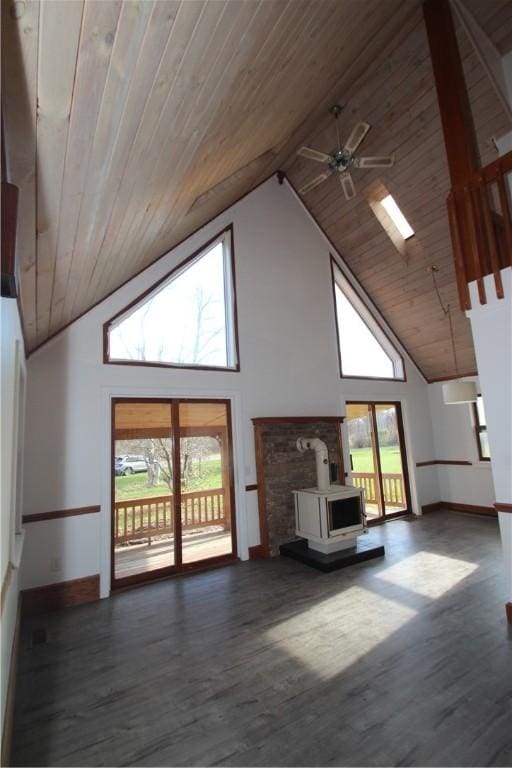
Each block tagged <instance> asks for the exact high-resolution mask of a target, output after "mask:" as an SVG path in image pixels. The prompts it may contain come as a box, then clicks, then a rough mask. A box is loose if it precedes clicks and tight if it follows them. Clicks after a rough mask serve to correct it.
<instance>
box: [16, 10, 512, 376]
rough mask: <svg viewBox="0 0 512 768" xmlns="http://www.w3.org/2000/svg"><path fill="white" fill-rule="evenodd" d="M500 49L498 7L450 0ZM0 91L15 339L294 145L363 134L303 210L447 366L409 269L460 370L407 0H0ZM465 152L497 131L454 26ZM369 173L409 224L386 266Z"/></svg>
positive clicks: (51, 323) (328, 144)
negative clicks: (468, 114)
mask: <svg viewBox="0 0 512 768" xmlns="http://www.w3.org/2000/svg"><path fill="white" fill-rule="evenodd" d="M467 5H468V7H470V10H472V11H473V12H474V14H475V16H476V17H477V18H478V20H479V21H480V23H481V24H482V26H483V27H484V28H485V31H486V32H487V33H488V34H489V35H490V36H491V38H492V39H493V41H494V42H495V44H496V45H497V46H498V47H499V48H500V50H501V51H502V52H506V51H508V50H509V49H510V48H511V47H512V14H511V13H510V3H509V2H507V1H506V0H494V1H493V2H492V3H487V2H486V1H485V0H468V1H467ZM2 8H3V18H2V30H3V46H2V48H3V61H2V73H3V74H2V76H3V84H2V100H3V110H4V111H3V117H4V128H5V137H6V151H7V170H8V178H9V180H10V181H12V182H13V183H15V184H16V185H17V186H18V187H19V188H20V223H19V229H18V253H19V254H20V258H21V305H22V310H23V320H24V327H25V335H26V340H27V346H28V349H29V350H33V349H34V348H35V347H37V346H38V345H39V344H41V343H44V341H45V340H46V339H47V338H48V337H50V336H51V335H52V334H54V333H56V332H58V330H59V329H61V328H62V327H64V326H65V325H66V324H67V323H69V322H71V321H72V320H73V319H75V318H76V317H78V316H79V315H80V314H82V313H83V312H84V311H86V310H87V309H88V308H90V307H91V306H93V305H94V304H95V303H97V302H98V301H99V300H101V299H102V298H103V297H105V296H106V295H108V294H109V293H110V292H111V291H112V290H114V289H115V288H116V287H118V286H119V285H121V284H122V283H123V282H125V281H126V280H127V279H128V278H130V277H131V276H132V275H134V274H136V273H137V272H138V271H140V270H141V269H142V268H144V267H146V266H148V265H149V264H151V263H152V262H153V261H154V260H155V259H156V258H157V257H158V256H160V255H161V254H162V253H163V252H164V251H166V250H169V249H170V248H171V247H172V246H173V245H175V244H176V243H177V242H179V241H180V240H182V239H183V238H184V237H186V236H187V235H188V234H190V233H191V232H192V231H194V230H195V229H196V228H197V227H199V226H201V225H202V224H204V223H205V222H206V221H208V220H209V219H210V218H211V217H212V216H214V215H216V214H217V213H219V212H220V211H221V210H222V209H223V208H225V207H226V206H227V205H229V204H230V203H232V202H233V201H234V200H236V199H237V198H238V197H239V196H240V195H241V194H243V193H245V192H247V191H249V190H250V189H251V188H252V187H254V186H255V185H256V184H257V183H259V182H260V181H261V180H262V179H263V178H265V177H266V176H268V175H269V174H271V173H272V172H274V171H277V170H278V169H283V170H285V171H286V172H287V175H288V177H289V179H290V181H291V182H292V183H293V184H294V185H296V186H297V187H300V186H302V185H303V183H305V182H306V181H308V180H309V179H310V178H313V176H314V175H316V174H317V173H318V167H317V166H316V164H315V163H314V162H311V161H307V160H305V159H304V158H298V157H297V156H296V151H297V149H298V148H299V147H300V146H301V145H302V144H304V143H307V144H308V145H310V146H314V147H315V148H317V149H320V150H324V151H326V150H330V149H332V148H333V145H334V134H333V126H332V123H331V121H330V118H329V116H328V108H329V106H331V105H332V104H333V103H335V102H340V103H342V104H343V105H344V110H343V113H342V118H341V120H342V122H341V127H342V134H343V133H345V135H347V134H348V131H349V130H350V129H351V128H352V126H353V124H354V123H355V122H356V121H357V120H366V121H368V122H369V123H371V125H372V129H371V131H370V133H369V134H368V136H367V138H366V139H365V143H364V145H363V147H364V154H383V153H393V154H395V156H396V163H395V165H394V167H393V168H391V169H385V170H383V169H381V170H379V171H376V170H372V171H366V172H363V171H362V170H361V171H354V180H355V182H356V185H357V189H358V192H359V195H358V196H357V198H355V199H354V200H352V201H350V202H347V201H345V200H344V198H343V196H342V195H341V194H340V188H339V184H337V183H336V179H334V178H332V179H329V180H328V181H327V182H325V184H323V185H322V186H320V187H318V188H317V189H315V190H313V191H312V192H310V193H309V194H308V195H305V196H304V201H305V203H306V204H307V205H308V207H309V208H310V209H311V210H312V212H313V213H314V215H315V216H316V218H317V219H318V220H319V222H320V224H321V225H322V227H323V228H324V229H325V231H326V233H327V235H328V236H329V237H330V238H331V240H332V241H333V243H334V245H335V246H336V248H337V249H338V250H339V251H340V253H341V254H342V256H343V257H344V258H345V260H346V261H347V262H348V264H349V265H350V267H351V268H352V270H353V271H354V273H355V274H356V276H357V277H358V278H359V280H360V281H361V283H362V284H363V286H364V287H365V289H366V290H367V291H368V293H369V294H370V296H371V297H372V298H373V300H374V301H375V303H376V304H377V306H378V307H379V309H380V310H381V311H382V314H383V315H384V317H385V318H386V320H387V321H388V322H389V323H390V325H391V326H392V327H393V329H394V330H395V332H396V333H397V335H398V336H399V338H400V339H401V340H402V341H403V343H404V344H405V346H406V347H407V348H408V350H409V351H410V353H411V355H412V356H413V358H414V359H415V360H416V361H417V363H418V364H419V366H420V367H421V368H422V370H423V371H424V373H425V374H426V375H427V376H428V377H430V378H433V377H440V376H444V375H449V374H452V373H455V364H454V361H453V355H452V351H451V344H450V340H449V335H448V329H447V324H446V320H445V319H444V316H443V314H442V312H441V309H440V307H439V303H438V301H437V298H436V296H435V294H434V292H433V290H432V283H431V277H430V275H429V274H428V273H427V271H426V268H427V266H429V265H431V264H433V263H435V264H436V265H437V266H439V267H440V271H439V273H438V275H439V284H440V290H441V292H442V296H443V298H444V300H445V301H446V302H449V303H450V305H451V306H452V307H453V308H454V328H455V336H456V343H457V352H458V361H457V362H458V367H459V371H460V372H465V371H469V370H473V369H474V368H475V362H474V354H473V348H472V343H471V337H470V332H469V327H468V323H467V321H466V319H465V317H464V316H463V314H462V313H461V312H460V311H459V310H458V302H457V297H456V287H455V279H454V274H453V267H452V261H451V248H450V241H449V233H448V226H447V219H446V212H445V198H446V194H447V191H448V187H449V183H448V176H447V169H446V160H445V153H444V145H443V140H442V135H441V127H440V120H439V113H438V108H437V102H436V96H435V89H434V83H433V76H432V70H431V65H430V60H429V56H428V49H427V43H426V36H425V31H424V26H423V21H422V13H421V5H420V2H419V0H408V2H406V3H404V2H403V0H272V2H268V1H267V0H216V1H215V2H213V1H212V0H194V1H193V2H191V1H189V0H160V1H157V2H153V1H151V0H140V1H137V0H124V2H121V0H86V1H85V2H83V0H74V2H63V1H62V0H45V2H44V3H39V2H37V1H36V0H24V1H22V0H19V1H18V2H14V3H7V2H6V3H3V6H2ZM461 47H462V52H463V56H464V65H465V68H466V73H467V77H468V84H469V86H470V95H471V100H472V103H473V105H474V108H475V117H476V127H477V135H478V138H479V142H480V147H481V155H482V159H483V161H484V162H488V161H489V160H491V159H492V158H493V157H494V155H495V150H494V147H493V144H492V142H491V138H492V137H493V136H496V135H498V136H499V135H500V134H502V133H504V132H505V130H507V128H510V126H509V125H508V123H507V119H506V117H505V115H504V113H503V111H502V109H501V106H500V104H499V102H498V100H497V98H496V97H495V95H494V93H493V92H492V89H491V87H490V84H489V82H488V81H487V79H486V77H485V75H484V73H483V69H482V68H481V65H480V64H479V62H478V60H477V59H475V56H474V54H473V52H472V50H471V48H470V46H469V45H468V42H467V41H466V40H465V39H464V38H463V35H461ZM377 181H380V182H383V183H384V184H385V185H386V187H387V188H388V189H389V191H390V192H392V193H393V194H394V195H395V196H396V198H397V200H398V202H399V204H400V205H401V207H402V208H403V210H404V212H405V214H406V215H407V216H408V218H409V219H410V221H411V224H412V225H413V227H414V229H415V230H416V237H415V238H414V239H413V241H411V242H410V245H409V246H408V253H407V254H406V255H405V257H404V256H403V255H401V254H399V253H398V252H397V251H396V249H395V248H394V246H393V245H392V243H391V241H390V240H389V238H388V236H387V235H386V233H385V232H384V230H383V229H382V227H381V226H380V224H379V223H378V221H377V219H376V218H375V217H374V215H373V213H372V211H371V209H370V207H369V205H368V202H367V199H366V198H367V195H368V190H369V189H371V185H372V183H375V182H377Z"/></svg>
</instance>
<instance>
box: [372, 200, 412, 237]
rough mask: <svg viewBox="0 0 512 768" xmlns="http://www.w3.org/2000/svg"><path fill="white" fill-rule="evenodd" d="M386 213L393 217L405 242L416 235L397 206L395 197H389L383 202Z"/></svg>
mask: <svg viewBox="0 0 512 768" xmlns="http://www.w3.org/2000/svg"><path fill="white" fill-rule="evenodd" d="M380 202H381V204H382V205H383V206H384V208H385V210H386V213H387V214H388V215H389V216H390V217H391V220H392V222H393V224H394V225H395V227H396V228H397V229H398V231H399V232H400V234H401V235H402V237H403V239H404V240H408V239H409V238H410V237H412V236H413V235H414V230H413V228H412V227H411V225H410V224H409V222H408V221H407V219H406V218H405V216H404V215H403V213H402V211H401V210H400V208H399V207H398V205H397V204H396V202H395V200H394V198H393V195H387V196H386V197H384V198H383V199H382V200H381V201H380Z"/></svg>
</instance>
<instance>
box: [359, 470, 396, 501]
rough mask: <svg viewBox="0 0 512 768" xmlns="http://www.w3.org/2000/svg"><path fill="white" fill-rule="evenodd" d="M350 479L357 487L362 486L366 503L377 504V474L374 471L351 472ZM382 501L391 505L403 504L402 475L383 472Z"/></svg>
mask: <svg viewBox="0 0 512 768" xmlns="http://www.w3.org/2000/svg"><path fill="white" fill-rule="evenodd" d="M352 481H353V483H354V485H355V486H357V487H358V488H364V498H365V501H366V502H367V503H368V504H377V501H378V499H377V483H378V480H377V475H376V474H375V473H374V472H352ZM382 487H383V491H384V502H385V503H386V504H392V505H393V506H402V505H403V506H405V494H404V485H403V476H402V475H401V474H391V473H385V474H383V475H382Z"/></svg>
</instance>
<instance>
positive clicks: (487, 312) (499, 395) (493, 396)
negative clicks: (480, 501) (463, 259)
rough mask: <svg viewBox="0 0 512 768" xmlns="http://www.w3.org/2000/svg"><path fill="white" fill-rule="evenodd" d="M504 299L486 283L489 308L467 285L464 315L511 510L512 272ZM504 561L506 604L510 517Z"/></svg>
mask: <svg viewBox="0 0 512 768" xmlns="http://www.w3.org/2000/svg"><path fill="white" fill-rule="evenodd" d="M501 277H502V281H503V288H504V293H505V297H504V298H503V299H497V298H496V291H495V288H494V280H493V278H492V277H491V276H488V277H486V278H485V279H484V284H485V289H486V293H487V304H485V305H481V304H480V302H479V300H478V295H477V291H476V289H475V284H474V283H472V284H471V285H470V291H471V306H472V309H471V310H470V311H469V312H468V313H467V314H468V317H469V319H470V321H471V331H472V333H473V340H474V343H475V354H476V359H477V363H478V371H479V378H480V385H481V388H482V395H483V398H484V401H485V416H486V419H487V431H488V434H489V445H490V450H491V456H492V457H493V458H492V462H491V463H492V473H493V478H494V487H495V490H496V501H497V502H499V503H501V504H508V505H512V269H511V268H510V267H509V268H507V269H503V270H502V271H501ZM498 517H499V522H500V531H501V540H502V544H503V552H504V558H505V573H506V577H507V592H508V597H507V599H508V601H509V602H510V603H512V514H511V513H510V512H499V513H498Z"/></svg>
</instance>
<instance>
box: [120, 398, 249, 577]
mask: <svg viewBox="0 0 512 768" xmlns="http://www.w3.org/2000/svg"><path fill="white" fill-rule="evenodd" d="M232 478H233V466H232V450H231V420H230V409H229V402H228V401H219V400H201V401H196V400H149V399H147V400H131V399H117V400H114V401H113V403H112V586H113V587H117V586H123V585H126V584H130V583H137V582H139V581H144V580H147V579H151V578H157V577H161V576H163V575H166V574H171V573H176V572H180V571H183V570H186V569H188V568H193V567H197V566H198V565H199V564H208V563H216V562H222V561H223V560H225V559H230V558H232V557H233V556H235V555H236V535H235V524H234V521H235V517H234V493H233V482H232Z"/></svg>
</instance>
